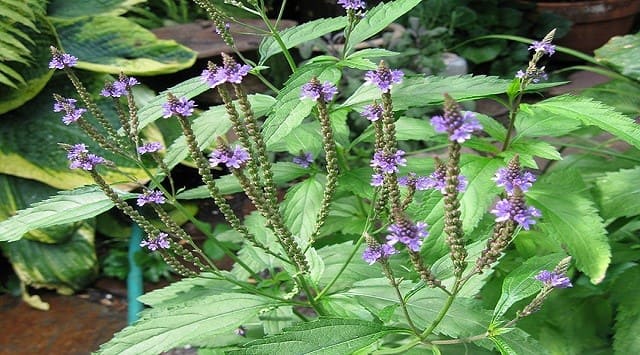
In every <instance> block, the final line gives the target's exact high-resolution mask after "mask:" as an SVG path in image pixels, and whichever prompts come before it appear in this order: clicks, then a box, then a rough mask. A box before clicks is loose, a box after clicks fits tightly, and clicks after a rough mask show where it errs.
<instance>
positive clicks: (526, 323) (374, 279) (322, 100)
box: [0, 0, 640, 354]
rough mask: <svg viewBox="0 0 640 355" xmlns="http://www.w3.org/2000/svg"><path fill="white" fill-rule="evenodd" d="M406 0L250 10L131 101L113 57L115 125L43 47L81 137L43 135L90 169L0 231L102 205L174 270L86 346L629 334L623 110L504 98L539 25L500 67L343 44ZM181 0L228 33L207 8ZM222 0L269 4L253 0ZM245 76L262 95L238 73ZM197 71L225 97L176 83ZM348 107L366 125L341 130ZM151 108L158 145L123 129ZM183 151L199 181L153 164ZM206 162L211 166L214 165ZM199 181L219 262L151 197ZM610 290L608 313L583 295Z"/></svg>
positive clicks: (532, 349)
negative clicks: (353, 73) (334, 47)
mask: <svg viewBox="0 0 640 355" xmlns="http://www.w3.org/2000/svg"><path fill="white" fill-rule="evenodd" d="M418 2H419V0H396V1H390V2H387V3H383V4H380V5H378V6H376V7H374V8H371V9H367V8H366V5H365V3H364V2H363V1H358V0H340V1H338V3H339V4H340V5H342V6H343V7H344V8H345V10H346V16H345V17H339V18H329V19H322V20H316V21H313V22H310V23H304V24H300V25H297V26H295V27H293V28H290V29H286V30H283V31H281V32H278V31H276V30H275V27H274V26H271V24H270V23H269V24H270V25H269V26H268V28H269V29H270V32H269V33H268V36H267V37H265V39H264V41H263V42H262V44H261V48H260V55H261V57H260V59H259V61H258V62H257V63H254V62H251V61H239V60H237V59H235V58H234V57H232V56H230V55H223V56H222V60H221V61H220V62H211V63H209V64H208V66H207V67H206V68H203V71H202V75H201V76H200V77H196V78H193V79H190V80H187V81H185V82H183V83H181V84H178V85H176V86H174V87H171V88H169V89H168V90H167V91H166V92H164V93H162V94H161V95H159V96H157V97H156V98H155V99H153V100H151V101H150V102H149V103H148V104H147V105H145V106H144V107H142V108H140V109H138V108H137V107H136V105H135V104H134V103H135V102H134V100H133V94H132V87H134V86H135V85H136V84H137V82H138V81H137V80H136V79H135V78H133V77H129V76H126V75H121V76H120V77H119V78H118V79H117V80H116V81H113V82H108V83H107V84H106V86H105V87H104V88H103V90H102V95H103V96H107V97H112V98H114V99H115V101H114V103H115V104H116V107H118V109H116V111H117V112H118V116H119V118H120V119H119V122H118V124H113V123H112V122H109V121H108V120H105V119H103V116H102V115H103V114H102V113H101V110H100V107H98V106H97V105H95V103H94V102H93V101H92V99H91V96H90V95H86V88H85V87H84V86H83V84H82V82H81V81H80V80H79V79H78V77H77V76H76V75H75V74H74V73H75V69H74V65H75V63H76V62H77V61H78V60H80V58H76V57H75V56H74V55H73V53H66V52H64V51H61V50H60V49H58V48H52V59H51V65H52V66H54V67H56V68H59V69H60V70H61V71H63V72H64V73H66V74H67V76H68V77H69V79H70V80H71V81H72V82H73V83H74V86H75V87H76V88H77V89H78V95H77V96H73V97H71V96H63V95H60V94H56V95H54V96H53V105H54V110H55V111H57V112H58V113H59V114H60V115H61V116H62V123H60V124H61V125H63V124H64V125H74V126H78V127H79V128H80V129H82V130H83V131H84V132H85V134H86V135H87V136H88V137H91V138H92V143H79V142H74V141H67V142H60V143H61V145H60V146H61V148H63V149H61V153H60V154H62V155H64V154H66V157H67V159H68V160H69V166H70V168H72V169H75V170H80V171H84V173H85V174H86V175H87V176H90V177H91V178H92V180H93V181H94V184H93V185H92V186H87V187H83V188H81V189H76V190H73V191H70V192H66V193H64V194H58V195H56V196H52V197H51V198H49V199H47V200H45V201H42V202H40V203H38V204H36V205H33V206H32V207H30V208H27V209H24V210H22V211H20V212H18V214H17V215H16V216H14V217H12V218H10V219H9V220H8V221H6V222H3V223H1V224H0V236H2V239H3V240H5V241H11V240H19V239H20V238H21V236H22V235H23V233H26V232H28V231H29V230H31V229H34V228H43V227H49V226H52V225H57V224H60V223H63V222H71V221H77V220H81V219H85V218H87V217H91V216H94V215H96V214H99V213H101V212H104V211H106V210H108V209H110V208H112V207H114V206H115V207H116V208H117V209H119V210H120V211H122V212H123V213H124V214H126V215H128V216H129V217H130V218H131V219H132V220H133V221H134V222H135V223H137V224H138V225H139V226H140V227H141V228H142V229H143V230H144V231H145V233H146V237H145V239H144V240H143V241H142V243H141V245H142V246H143V247H145V248H147V249H148V250H149V251H150V252H153V253H158V254H160V255H161V256H162V257H163V258H164V259H165V260H166V261H167V263H168V264H169V265H171V266H172V268H173V269H174V270H175V271H176V272H178V273H180V274H181V275H183V276H184V278H183V279H182V280H181V281H178V282H176V283H174V284H172V285H170V286H168V287H166V288H163V289H160V290H156V291H153V292H150V293H148V294H146V295H144V296H142V297H141V298H140V300H141V301H142V302H143V303H144V304H146V305H147V306H148V307H149V308H147V309H146V310H144V311H143V312H142V313H141V314H140V319H139V320H138V321H137V322H136V323H134V324H133V325H131V326H129V327H127V328H125V329H124V330H122V331H121V332H119V333H117V334H116V335H115V336H114V338H113V339H112V340H110V341H109V342H107V343H106V344H104V345H103V346H102V347H101V348H100V349H99V350H98V352H99V353H104V354H112V353H113V354H116V353H118V354H120V353H128V354H143V353H144V354H146V353H148V354H156V353H160V352H162V351H166V350H169V349H171V348H174V347H180V346H194V347H197V348H198V349H199V351H200V352H203V353H232V354H244V353H247V354H271V353H286V354H300V353H311V352H314V353H326V354H350V353H358V354H365V353H367V354H368V353H375V354H394V353H403V354H404V353H424V352H425V351H431V352H433V353H436V354H437V353H451V354H456V353H462V352H471V353H479V354H480V353H492V352H494V353H495V352H500V353H504V354H520V353H524V354H528V353H535V354H540V353H547V352H549V353H551V352H560V353H583V352H590V351H597V350H602V349H606V348H607V347H611V346H613V347H614V349H616V350H617V351H625V350H627V351H628V349H637V345H638V344H637V339H636V338H635V337H634V331H635V330H637V327H638V325H637V322H636V319H637V317H636V316H637V308H636V307H635V306H637V300H636V299H635V298H632V297H628V296H625V293H622V292H621V291H620V290H623V289H624V290H625V291H628V290H630V289H633V287H634V286H633V285H632V282H627V281H628V280H633V278H634V277H636V276H638V271H639V270H640V269H639V268H638V265H637V261H638V256H637V253H627V254H622V255H620V254H619V257H618V258H617V259H612V250H616V251H617V250H619V249H621V248H624V247H633V246H634V245H636V246H637V236H636V234H635V231H636V230H637V226H638V223H637V221H636V219H635V218H636V215H637V212H638V209H637V201H635V200H632V199H630V198H628V197H627V195H626V194H625V193H624V191H630V190H631V191H635V190H637V188H634V187H633V185H631V181H633V176H636V175H637V174H638V169H637V168H634V164H635V163H636V162H637V161H638V158H637V150H636V148H638V147H640V132H639V131H638V128H637V127H636V125H635V123H634V122H633V121H632V120H631V119H629V118H627V117H626V116H624V115H622V114H620V113H617V112H615V111H614V110H613V109H611V108H610V107H607V106H605V105H603V104H600V103H598V102H596V101H592V100H588V99H583V98H578V97H572V96H562V97H556V98H551V99H546V100H542V101H539V102H536V103H527V104H525V103H523V96H524V95H525V94H526V93H528V92H532V91H536V90H540V89H543V88H545V87H550V86H553V85H557V84H554V83H551V84H543V83H541V81H542V80H544V78H545V76H546V74H545V72H544V67H543V66H542V65H541V64H540V63H541V61H542V60H547V59H548V58H549V57H550V56H552V55H553V53H554V51H555V47H554V45H553V44H552V38H553V32H551V33H549V34H548V35H547V36H546V37H545V38H543V39H542V40H540V41H535V42H533V43H531V46H530V47H529V49H530V51H531V53H532V57H531V60H530V62H529V64H528V65H527V66H526V67H525V68H523V69H522V70H521V71H519V72H518V73H516V74H515V78H510V79H499V78H495V77H484V76H459V77H448V78H441V77H431V76H407V75H405V73H404V72H403V71H402V70H401V68H390V67H389V66H388V65H387V64H386V63H385V61H384V60H379V61H378V59H380V58H381V57H382V58H384V57H387V56H392V55H394V53H393V52H390V51H387V50H384V49H363V50H355V48H356V45H357V44H358V43H360V42H362V41H366V40H367V39H368V38H370V37H371V36H374V35H375V34H377V33H379V32H380V31H382V30H384V28H385V27H387V25H388V24H389V23H391V22H393V21H394V20H395V19H396V18H398V17H399V16H401V15H402V14H404V13H406V12H407V11H409V10H410V9H411V8H412V7H414V6H415V5H416V4H417V3H418ZM196 3H197V4H198V5H200V6H202V7H203V8H204V9H205V10H206V11H207V13H208V14H209V15H210V16H211V17H212V19H213V20H214V22H215V23H216V28H217V30H218V32H219V33H220V35H221V36H222V38H223V39H224V40H225V41H227V43H228V44H229V45H230V48H231V49H232V50H233V48H234V46H233V36H232V35H231V34H230V33H229V32H228V27H227V26H225V20H227V19H228V18H227V17H225V14H224V13H222V12H220V11H219V9H218V8H216V7H214V6H211V4H210V3H209V2H207V1H196ZM235 4H236V5H237V6H240V7H243V8H244V9H246V10H247V11H250V12H253V13H255V14H258V15H261V16H262V17H263V18H265V19H266V15H264V9H263V6H262V5H263V4H262V2H261V1H247V2H246V3H235ZM231 20H235V19H231ZM339 30H342V31H344V36H345V40H344V46H343V48H342V52H341V53H339V54H338V55H337V56H320V57H315V58H313V59H312V60H309V61H307V62H304V63H296V62H295V61H294V60H293V56H292V55H291V53H290V52H289V51H290V49H291V48H293V47H295V46H296V45H298V44H301V43H303V42H305V41H308V40H311V39H314V38H316V37H318V36H320V35H323V34H324V33H325V32H327V33H328V32H331V31H339ZM275 55H282V56H283V57H284V60H286V61H287V63H288V65H289V67H290V71H291V74H290V76H289V79H288V80H287V82H286V83H285V84H284V86H283V87H282V88H277V87H275V86H274V85H271V84H270V83H268V81H267V80H266V79H265V77H264V76H263V75H262V74H261V71H262V70H267V68H265V67H264V66H263V64H264V63H265V62H266V60H267V59H268V58H269V57H271V56H275ZM373 58H376V60H375V61H374V60H373ZM345 68H351V69H359V70H362V85H361V87H360V88H358V89H357V90H356V91H355V92H354V93H353V94H352V95H350V96H349V97H342V96H341V94H340V91H339V89H338V86H337V84H338V83H339V81H340V78H341V75H342V72H343V70H344V69H345ZM247 75H255V76H257V77H258V78H260V79H261V80H263V81H264V82H265V83H267V84H268V85H269V86H270V87H271V88H272V89H273V90H274V94H273V96H272V95H266V94H262V93H257V94H247V91H246V89H245V87H244V85H243V79H244V78H245V77H246V76H247ZM207 90H214V91H216V92H217V93H218V94H219V95H220V97H221V99H222V101H223V104H222V105H220V106H213V107H200V106H198V105H197V103H196V102H195V101H194V100H192V98H193V97H195V96H196V95H198V94H200V93H202V92H204V91H207ZM481 97H491V98H495V99H496V100H499V101H500V102H501V103H503V104H504V105H505V106H506V107H507V108H508V109H509V116H508V118H507V120H506V124H504V125H503V124H502V123H501V122H499V121H497V120H495V119H493V118H491V117H488V116H486V115H482V114H479V113H476V112H473V110H468V109H465V108H463V107H462V106H461V102H463V101H469V100H473V99H477V98H481ZM435 105H438V106H440V107H441V108H442V112H441V114H439V115H434V116H433V117H409V116H408V115H407V114H406V113H407V112H409V111H407V110H408V109H409V108H413V107H424V106H435ZM350 114H352V115H358V116H361V118H360V119H362V120H368V122H369V128H368V129H366V130H365V131H364V132H362V133H361V134H358V135H357V136H351V135H350V131H349V127H348V126H347V124H346V122H347V121H346V118H347V115H350ZM89 117H93V118H94V119H91V120H89ZM158 119H169V120H175V121H177V122H178V123H179V125H180V126H181V128H182V131H183V135H182V136H181V137H179V138H178V139H176V140H175V141H174V142H172V143H171V144H170V145H169V146H168V147H164V146H163V145H162V144H161V143H159V142H156V141H149V140H146V139H143V138H141V137H140V135H139V132H140V130H141V129H142V128H143V127H145V126H146V125H148V124H150V123H152V122H153V121H155V120H158ZM603 130H604V131H607V132H608V133H609V134H612V135H613V137H615V138H612V140H615V141H624V142H626V143H628V144H629V145H631V146H633V147H634V148H633V149H631V148H630V149H629V150H628V151H613V150H611V149H609V148H608V142H604V143H602V144H601V145H600V146H598V147H596V148H594V147H593V146H592V145H591V144H592V143H591V142H593V141H592V140H591V136H592V135H593V134H594V132H596V131H599V132H601V131H603ZM228 132H232V133H233V134H227V133H228ZM407 141H413V143H418V144H412V145H408V144H405V143H406V142H407ZM405 146H407V147H416V146H418V147H421V148H420V149H412V150H408V149H403V148H404V147H405ZM97 147H101V148H102V149H103V150H105V151H109V152H111V154H112V155H111V156H103V155H101V154H97V153H96V150H95V149H96V148H97ZM568 147H571V148H577V150H574V152H575V153H574V152H571V151H569V150H568V149H566V148H568ZM585 151H586V152H593V151H595V152H597V153H598V155H588V154H584V152H585ZM159 153H164V156H163V155H160V154H159ZM287 154H289V157H287ZM115 157H118V159H122V160H126V161H128V162H130V163H131V164H134V165H136V166H138V167H139V168H141V169H143V170H145V171H147V172H148V173H149V175H148V178H149V180H150V183H149V184H147V185H144V186H139V188H140V190H139V192H138V193H124V192H122V191H120V190H119V189H117V188H116V187H115V186H113V185H112V184H110V183H109V182H108V181H107V180H105V176H106V175H107V174H109V173H112V172H115V171H118V170H121V165H120V163H118V162H117V161H116V160H115ZM614 158H615V159H614ZM184 159H190V160H191V162H192V163H193V164H194V165H195V166H196V168H197V170H198V173H199V174H200V176H201V177H202V182H203V185H202V186H200V187H198V188H195V189H191V190H184V189H182V188H181V186H179V185H178V183H179V182H178V181H174V180H173V178H172V176H171V170H172V168H173V167H174V166H175V165H176V164H178V163H179V162H181V161H182V160H184ZM604 162H607V164H605V163H604ZM215 169H222V171H224V172H226V174H225V175H223V176H222V177H220V178H214V175H213V173H212V171H213V170H215ZM131 182H135V180H132V181H131ZM237 192H242V193H243V196H246V198H247V201H249V202H250V203H251V204H252V205H253V206H254V208H255V210H254V211H253V212H251V213H249V214H248V215H239V214H238V211H237V209H234V208H232V206H231V205H230V204H229V201H228V199H226V198H225V196H226V195H229V194H232V193H237ZM200 198H208V199H211V200H212V201H213V202H214V203H215V205H216V206H217V208H218V209H219V211H220V213H221V214H222V215H223V216H224V218H225V220H226V221H227V223H228V224H229V226H230V227H231V228H230V230H229V231H227V232H222V233H216V234H213V233H211V230H212V228H211V227H210V226H209V225H207V224H204V223H203V222H201V221H199V220H197V219H195V218H191V222H192V224H193V225H194V226H195V227H197V228H199V229H201V231H202V232H203V233H204V234H205V235H207V237H208V240H207V242H209V243H212V244H213V245H215V246H216V247H217V248H218V249H219V250H221V251H222V252H224V253H225V254H226V255H227V256H228V257H229V258H231V259H232V260H233V261H234V264H233V267H232V269H231V270H223V269H220V268H218V267H217V266H216V263H215V262H214V261H213V260H211V259H210V258H209V257H208V256H207V254H206V253H205V252H203V250H202V246H201V245H199V244H198V243H195V242H194V240H193V238H192V237H191V236H190V235H189V234H188V233H187V231H186V230H185V229H183V228H181V227H180V226H179V225H177V223H176V222H175V221H174V220H173V219H172V218H171V216H170V214H169V212H170V211H172V210H178V211H181V210H184V201H185V200H189V199H200ZM135 205H137V207H138V208H136V206H135ZM52 206H57V208H52ZM149 216H155V217H156V218H157V219H159V220H160V221H161V223H151V222H150V221H149V219H148V218H149ZM609 296H611V298H612V299H613V300H615V301H614V302H612V303H609V304H608V306H607V307H608V308H607V309H608V310H609V313H606V309H604V310H603V309H601V308H602V307H600V306H597V307H596V306H594V305H598V304H599V303H598V302H599V300H600V299H603V298H606V297H609ZM568 305H571V306H568ZM605 308H606V307H605ZM594 309H595V310H597V311H598V312H592V311H593V310H594ZM590 312H591V313H590ZM614 312H615V314H616V320H615V326H614V330H615V332H616V333H615V336H614V337H613V338H611V337H610V336H609V335H610V334H608V333H606V331H604V332H603V331H602V328H604V327H606V326H610V325H612V324H614V320H613V319H612V317H613V314H614ZM540 314H544V317H542V318H541V317H539V315H540ZM572 319H577V320H579V321H573V320H572ZM550 320H553V323H551V324H547V323H548V322H551V321H550ZM590 321H593V323H589V322H590ZM546 322H547V323H546ZM567 323H575V324H573V325H572V324H567ZM592 324H595V325H592ZM609 329H611V327H609ZM577 339H583V340H582V341H578V340H577ZM611 339H613V341H612V340H611Z"/></svg>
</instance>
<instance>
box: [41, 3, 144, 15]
mask: <svg viewBox="0 0 640 355" xmlns="http://www.w3.org/2000/svg"><path fill="white" fill-rule="evenodd" d="M144 2H145V0H100V1H96V2H89V1H81V2H77V1H73V0H52V1H50V2H49V5H48V6H47V15H49V16H52V17H80V16H93V15H96V14H100V15H112V16H118V15H122V14H124V13H125V12H127V10H128V9H129V8H130V7H132V6H134V5H136V4H140V3H144Z"/></svg>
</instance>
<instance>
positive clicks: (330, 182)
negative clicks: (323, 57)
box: [303, 77, 339, 246]
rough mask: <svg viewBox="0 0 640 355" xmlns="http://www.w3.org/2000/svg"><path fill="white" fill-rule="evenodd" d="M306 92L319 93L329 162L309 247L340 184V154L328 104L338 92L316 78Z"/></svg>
mask: <svg viewBox="0 0 640 355" xmlns="http://www.w3.org/2000/svg"><path fill="white" fill-rule="evenodd" d="M304 90H306V91H307V92H311V91H315V92H318V94H317V98H316V100H315V101H316V107H317V108H318V120H319V121H320V130H321V133H322V146H323V148H324V153H325V160H326V162H327V167H326V168H327V183H326V185H325V188H324V192H323V194H322V202H320V211H318V215H317V216H316V223H315V227H314V229H313V232H312V233H311V236H310V237H309V244H308V245H309V246H311V245H312V244H313V243H314V242H315V239H316V238H317V237H318V235H319V234H320V228H321V227H322V226H323V225H324V222H325V221H326V219H327V217H328V216H329V205H330V203H331V199H332V198H333V195H334V193H335V191H336V186H337V184H338V173H339V170H338V159H337V155H338V154H337V151H336V142H335V140H334V138H333V129H332V128H331V119H330V118H329V111H328V110H327V102H330V101H331V100H332V99H333V97H334V96H335V93H336V92H337V90H336V89H335V87H334V86H333V85H332V84H330V83H328V82H327V83H324V84H321V83H320V81H318V79H317V78H315V77H314V78H312V79H311V81H310V82H309V83H308V84H306V85H305V87H304V88H303V91H304ZM315 92H312V93H311V96H315ZM320 92H322V94H320Z"/></svg>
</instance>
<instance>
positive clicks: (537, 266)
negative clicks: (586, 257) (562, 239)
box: [493, 254, 563, 320]
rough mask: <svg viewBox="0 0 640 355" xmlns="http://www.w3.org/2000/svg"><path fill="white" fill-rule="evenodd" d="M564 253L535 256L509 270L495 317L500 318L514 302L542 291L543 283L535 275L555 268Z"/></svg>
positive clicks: (503, 283)
mask: <svg viewBox="0 0 640 355" xmlns="http://www.w3.org/2000/svg"><path fill="white" fill-rule="evenodd" d="M562 257H563V255H560V254H552V255H546V256H541V257H538V256H535V257H533V258H531V259H528V260H527V261H525V262H524V263H523V264H522V265H520V266H519V267H517V268H516V269H514V270H513V271H511V272H509V274H508V275H507V277H505V278H504V281H503V282H502V294H501V295H500V299H499V300H498V303H497V304H496V307H495V309H494V311H493V319H494V320H495V319H499V318H500V317H502V315H504V314H505V313H506V312H507V311H508V310H509V307H511V306H512V305H513V304H514V303H516V302H518V301H520V300H522V299H525V298H527V297H529V296H531V295H533V294H535V293H536V292H538V291H540V288H541V287H542V283H541V282H540V281H538V280H536V279H534V277H535V276H536V275H537V274H538V273H539V272H540V271H542V270H553V268H554V267H555V266H556V265H557V264H558V262H559V261H560V259H562Z"/></svg>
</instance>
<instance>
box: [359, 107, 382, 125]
mask: <svg viewBox="0 0 640 355" xmlns="http://www.w3.org/2000/svg"><path fill="white" fill-rule="evenodd" d="M362 116H364V117H366V119H368V120H369V121H371V122H375V121H377V120H379V119H380V118H382V105H380V104H377V103H374V104H371V105H367V106H365V107H364V109H363V110H362Z"/></svg>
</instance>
